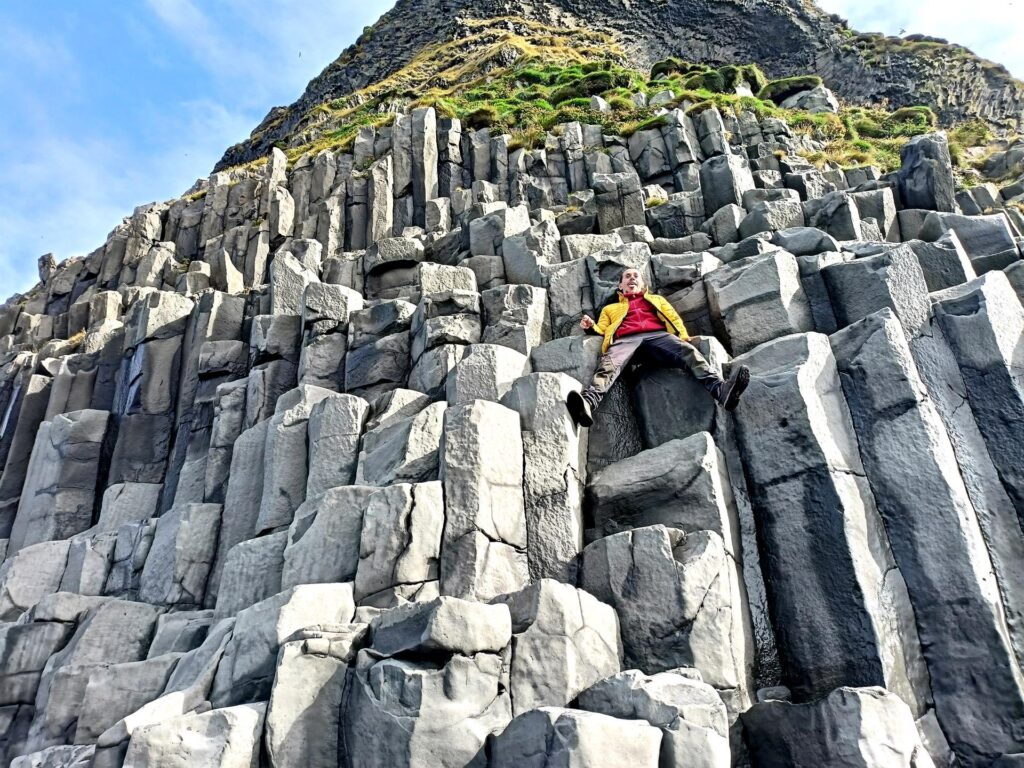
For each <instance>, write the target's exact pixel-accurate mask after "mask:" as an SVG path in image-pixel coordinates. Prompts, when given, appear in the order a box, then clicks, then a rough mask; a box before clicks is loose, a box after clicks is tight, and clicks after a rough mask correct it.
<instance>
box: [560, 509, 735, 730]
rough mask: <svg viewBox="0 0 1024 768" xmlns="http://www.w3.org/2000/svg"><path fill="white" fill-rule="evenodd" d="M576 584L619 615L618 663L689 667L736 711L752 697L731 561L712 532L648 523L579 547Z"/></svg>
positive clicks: (656, 669)
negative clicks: (580, 562) (580, 555)
mask: <svg viewBox="0 0 1024 768" xmlns="http://www.w3.org/2000/svg"><path fill="white" fill-rule="evenodd" d="M582 568H583V571H582V578H581V579H580V585H581V587H582V588H583V589H585V590H586V591H587V592H589V593H590V594H592V595H594V597H596V598H597V599H598V600H600V601H602V602H604V603H607V604H609V605H611V606H612V607H613V608H615V610H616V611H617V612H618V615H619V626H620V632H621V635H622V645H623V651H624V665H625V666H626V667H627V668H635V669H640V670H643V671H644V672H647V673H648V674H651V673H655V672H664V671H666V670H670V669H675V668H676V667H695V668H696V669H697V670H698V671H699V672H700V673H701V675H702V676H703V677H704V680H705V681H707V682H708V683H709V684H710V685H711V686H713V687H714V688H715V689H716V690H717V691H718V692H719V693H720V694H721V695H722V697H723V699H724V700H725V701H726V704H727V705H728V707H729V711H730V712H731V713H732V714H733V715H735V714H736V713H738V712H742V711H743V710H744V709H746V708H747V706H749V701H750V698H751V695H752V688H751V686H752V682H751V671H752V664H753V638H752V634H751V630H750V613H749V609H748V607H747V601H746V591H745V589H744V586H743V581H742V577H741V575H740V569H739V565H738V564H737V562H736V561H735V560H734V559H733V558H732V557H731V556H730V555H729V553H728V551H727V550H726V548H725V544H724V542H723V541H722V538H721V537H720V536H719V535H718V534H716V533H713V532H711V531H700V532H698V533H690V534H687V533H684V532H683V531H681V530H679V529H677V528H667V527H665V526H663V525H655V526H650V527H647V528H638V529H635V530H632V531H626V532H624V533H617V534H615V535H613V536H608V537H606V538H603V539H599V540H597V541H595V542H594V543H592V544H590V545H588V546H587V548H586V549H585V550H583V566H582Z"/></svg>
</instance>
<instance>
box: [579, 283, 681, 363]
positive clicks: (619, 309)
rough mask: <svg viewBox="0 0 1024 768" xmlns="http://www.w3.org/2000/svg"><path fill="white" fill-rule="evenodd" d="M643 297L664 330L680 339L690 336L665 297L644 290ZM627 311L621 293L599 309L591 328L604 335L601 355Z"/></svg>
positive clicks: (613, 337)
mask: <svg viewBox="0 0 1024 768" xmlns="http://www.w3.org/2000/svg"><path fill="white" fill-rule="evenodd" d="M644 298H645V299H647V301H649V302H650V303H651V305H652V306H653V307H654V309H655V310H656V311H657V313H658V317H659V318H660V319H661V320H664V321H665V330H666V331H668V332H669V333H674V334H676V335H677V336H678V337H679V338H681V339H688V338H690V334H688V333H687V332H686V326H685V325H683V319H682V318H681V317H679V313H678V312H676V311H675V309H673V308H672V305H671V304H669V303H668V300H667V299H666V298H665V297H663V296H659V295H658V294H656V293H651V292H650V291H644ZM628 311H629V299H627V298H626V297H625V296H624V295H623V294H622V293H620V294H619V300H618V301H617V302H615V303H614V304H609V305H608V306H607V307H605V308H604V309H602V310H601V317H600V318H598V321H597V322H596V323H595V324H594V326H593V330H594V331H595V332H596V333H599V334H601V335H602V336H604V344H602V345H601V354H602V355H603V354H604V353H605V352H607V351H608V347H610V346H611V345H612V343H613V342H614V341H615V332H616V331H617V330H619V326H620V325H622V321H623V320H625V319H626V312H628Z"/></svg>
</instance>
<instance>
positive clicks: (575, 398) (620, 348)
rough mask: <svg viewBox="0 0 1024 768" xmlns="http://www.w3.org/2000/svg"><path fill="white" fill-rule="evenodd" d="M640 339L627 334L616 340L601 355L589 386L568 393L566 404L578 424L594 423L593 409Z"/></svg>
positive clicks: (582, 425) (633, 351)
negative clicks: (581, 390)
mask: <svg viewBox="0 0 1024 768" xmlns="http://www.w3.org/2000/svg"><path fill="white" fill-rule="evenodd" d="M640 341H641V340H640V339H637V338H633V337H629V336H627V337H626V338H625V339H621V340H619V341H616V342H615V343H614V344H612V345H611V347H609V349H608V351H607V352H606V353H605V354H604V355H602V356H601V359H600V361H599V362H598V364H597V370H595V371H594V378H593V379H592V380H591V383H590V386H589V387H587V388H586V389H585V390H584V391H583V393H582V394H581V393H579V392H577V391H575V390H573V391H572V392H570V393H569V396H568V398H567V399H566V405H567V406H568V408H569V413H570V415H571V416H572V418H573V421H575V422H576V423H577V424H578V425H579V426H581V427H589V426H591V425H592V424H593V423H594V411H596V410H597V407H598V406H599V405H600V404H601V401H602V400H603V399H604V396H605V395H606V394H607V393H608V390H609V389H611V388H612V385H613V384H614V383H615V381H616V380H617V379H618V378H619V375H620V374H621V373H622V371H623V369H624V368H625V367H626V364H627V363H628V362H629V360H630V358H631V357H633V355H634V354H635V353H636V350H637V349H638V348H639V346H640Z"/></svg>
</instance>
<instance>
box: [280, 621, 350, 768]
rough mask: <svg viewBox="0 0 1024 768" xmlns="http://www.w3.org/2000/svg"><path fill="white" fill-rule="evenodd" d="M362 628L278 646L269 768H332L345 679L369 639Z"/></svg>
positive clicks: (309, 634) (314, 634) (311, 634)
mask: <svg viewBox="0 0 1024 768" xmlns="http://www.w3.org/2000/svg"><path fill="white" fill-rule="evenodd" d="M366 630H367V626H366V625H365V624H349V625H347V626H344V627H338V628H336V629H335V630H332V631H318V630H303V631H302V632H301V633H300V634H301V635H302V637H301V639H296V640H294V641H292V642H287V643H285V644H284V645H282V646H281V651H280V653H279V654H278V657H277V669H276V671H275V673H274V688H273V690H272V691H271V694H270V703H269V705H268V708H267V722H266V737H265V738H266V746H267V757H268V758H269V760H270V765H271V766H272V768H293V767H294V768H298V766H305V768H335V766H337V765H338V748H339V747H338V733H339V730H340V725H341V705H342V702H343V701H344V697H345V678H346V674H347V672H348V669H349V665H350V664H351V662H352V661H353V660H354V659H355V655H356V653H357V652H358V651H359V649H360V648H361V647H362V646H363V645H364V644H365V642H366V638H367V631H366Z"/></svg>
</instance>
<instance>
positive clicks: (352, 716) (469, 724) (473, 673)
mask: <svg viewBox="0 0 1024 768" xmlns="http://www.w3.org/2000/svg"><path fill="white" fill-rule="evenodd" d="M506 681H507V678H506V676H505V674H504V673H503V670H502V659H501V657H500V656H498V655H496V654H493V653H477V654H475V655H473V656H464V655H462V654H459V653H456V654H451V653H434V654H429V655H428V656H427V658H425V659H418V658H416V657H415V656H412V657H410V658H387V657H385V658H381V657H380V656H379V655H377V654H374V653H373V652H372V651H371V650H363V651H360V652H359V655H358V656H357V657H356V663H355V665H354V669H353V671H352V673H351V676H350V677H349V679H348V682H347V686H348V688H349V691H350V693H349V694H348V700H347V701H346V703H345V707H344V710H343V721H342V730H341V734H342V735H341V741H342V742H343V743H344V751H345V754H344V755H343V756H342V759H341V761H340V762H341V764H343V765H358V766H364V767H365V768H392V766H396V765H424V766H426V765H429V766H437V767H438V768H462V767H463V766H467V765H483V764H484V763H485V761H486V758H485V757H484V755H483V746H484V742H485V741H486V739H487V736H488V735H489V734H491V733H497V732H500V731H502V730H503V729H504V728H505V726H506V725H507V724H508V722H509V721H510V720H511V719H512V711H511V710H512V708H511V702H510V701H509V695H508V691H507V690H506V689H505V684H506ZM413 690H415V691H416V695H415V696H411V697H410V696H404V695H402V692H403V691H413Z"/></svg>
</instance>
